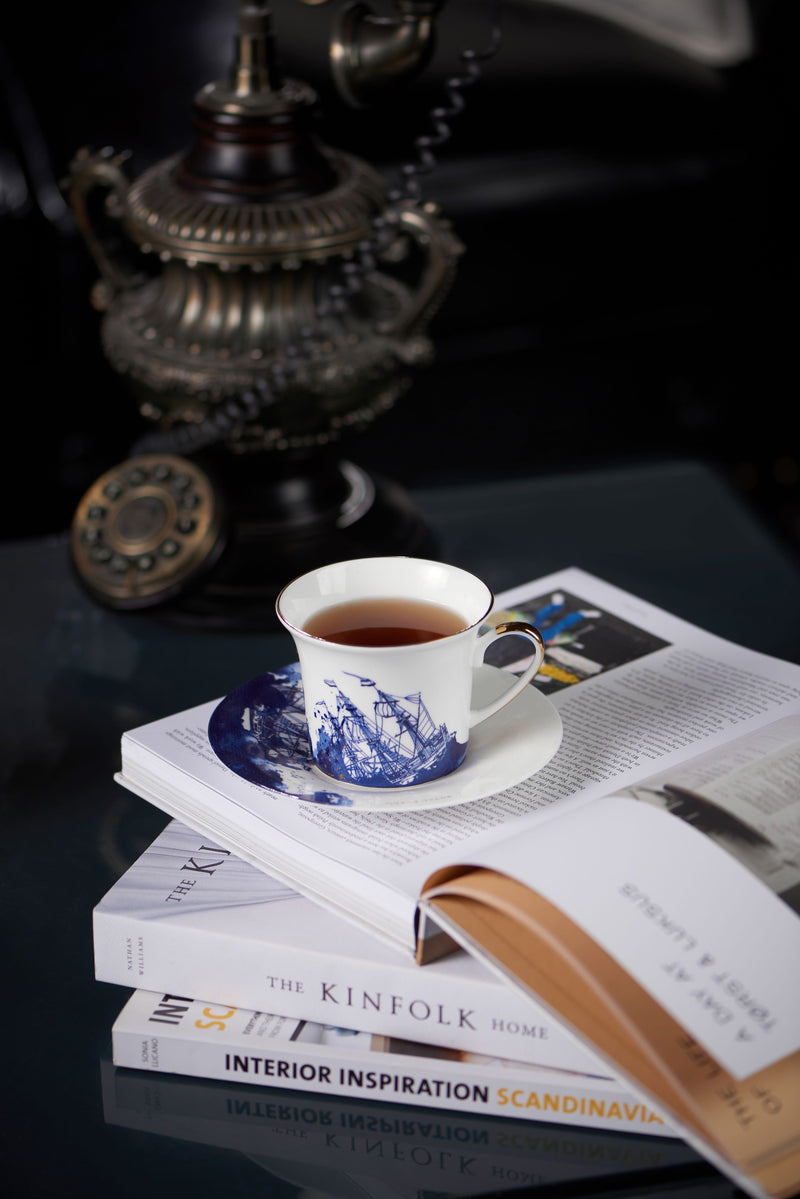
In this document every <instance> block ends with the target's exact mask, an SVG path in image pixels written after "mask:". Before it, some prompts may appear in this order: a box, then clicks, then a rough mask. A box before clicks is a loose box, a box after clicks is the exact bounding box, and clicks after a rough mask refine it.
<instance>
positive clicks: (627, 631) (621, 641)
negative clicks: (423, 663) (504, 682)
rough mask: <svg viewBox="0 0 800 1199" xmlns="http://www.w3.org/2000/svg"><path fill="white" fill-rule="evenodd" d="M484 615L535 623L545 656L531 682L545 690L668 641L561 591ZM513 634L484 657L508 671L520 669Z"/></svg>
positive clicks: (641, 654) (619, 663)
mask: <svg viewBox="0 0 800 1199" xmlns="http://www.w3.org/2000/svg"><path fill="white" fill-rule="evenodd" d="M489 620H490V621H491V623H492V624H493V625H497V624H500V623H501V622H502V621H505V620H527V621H529V622H530V623H531V624H534V625H536V627H537V628H538V629H539V631H540V633H541V634H542V639H543V640H544V645H545V660H544V663H543V665H542V666H541V667H540V669H539V673H538V674H537V676H536V678H535V679H534V686H536V687H537V688H538V689H539V690H540V691H544V692H546V693H550V692H553V691H559V690H561V689H562V688H563V687H570V686H572V685H573V684H574V683H579V682H581V680H582V679H587V678H592V677H593V676H594V675H598V674H602V673H603V672H605V671H607V670H613V669H614V668H615V667H617V666H624V665H625V663H627V662H633V661H635V660H636V659H637V658H643V657H645V655H647V654H651V653H654V652H655V650H659V649H664V648H665V646H667V645H669V642H668V641H664V640H663V639H662V638H661V637H656V636H655V635H654V634H653V633H649V632H646V631H645V630H644V629H640V628H637V627H636V625H633V624H630V623H629V622H628V621H626V620H622V619H621V618H620V617H619V616H615V615H613V613H611V612H608V611H603V610H601V609H600V608H598V606H597V604H595V603H594V602H589V601H588V600H585V599H582V598H581V597H580V596H579V595H575V594H573V593H572V592H569V591H565V590H561V589H559V590H557V591H550V592H547V593H546V594H544V595H539V596H535V597H534V598H532V599H529V600H524V601H523V602H522V603H520V604H518V605H515V606H514V607H513V608H497V609H495V611H493V612H492V614H491V616H490V617H489ZM518 655H519V638H513V637H508V638H506V639H504V640H503V641H500V642H498V644H497V645H496V646H492V648H491V650H490V652H489V654H487V658H486V661H487V662H491V663H492V665H494V666H505V667H507V668H509V669H511V670H522V669H524V667H525V665H526V662H527V659H520V660H518Z"/></svg>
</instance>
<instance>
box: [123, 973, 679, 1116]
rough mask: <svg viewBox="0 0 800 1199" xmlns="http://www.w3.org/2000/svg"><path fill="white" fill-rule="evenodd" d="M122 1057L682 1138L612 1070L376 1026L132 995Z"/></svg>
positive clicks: (246, 1078) (147, 1066)
mask: <svg viewBox="0 0 800 1199" xmlns="http://www.w3.org/2000/svg"><path fill="white" fill-rule="evenodd" d="M111 1041H112V1054H113V1061H114V1065H116V1066H128V1067H132V1068H135V1069H137V1070H153V1071H157V1072H160V1073H165V1074H186V1075H190V1076H191V1077H194V1078H209V1079H219V1080H224V1081H227V1082H241V1083H247V1084H249V1085H251V1086H256V1087H262V1088H282V1089H285V1090H289V1091H302V1092H312V1093H314V1094H321V1095H326V1096H330V1095H348V1096H351V1097H358V1098H362V1099H370V1100H376V1101H378V1102H381V1103H403V1104H408V1105H410V1106H413V1107H424V1108H443V1109H444V1110H446V1111H458V1112H480V1113H481V1114H482V1115H491V1116H501V1117H502V1116H506V1117H513V1118H516V1119H521V1120H534V1121H539V1122H545V1123H555V1124H576V1125H579V1126H580V1127H585V1128H609V1129H613V1130H615V1131H620V1130H624V1131H626V1132H634V1133H645V1134H649V1135H656V1136H674V1135H675V1134H674V1133H673V1132H672V1130H671V1129H670V1128H669V1127H668V1126H667V1125H666V1124H665V1122H664V1121H663V1119H662V1118H661V1117H660V1116H659V1115H658V1114H657V1113H656V1112H655V1111H653V1110H652V1109H651V1108H649V1107H648V1106H647V1105H646V1104H644V1103H642V1102H641V1100H639V1099H636V1098H635V1097H634V1095H633V1094H632V1093H631V1092H630V1091H628V1090H627V1089H626V1088H625V1087H622V1086H620V1085H619V1084H618V1083H616V1082H614V1080H613V1079H609V1078H592V1077H590V1076H588V1075H585V1074H579V1073H571V1072H569V1071H565V1070H554V1069H546V1068H544V1067H537V1066H529V1065H526V1064H524V1063H521V1062H514V1061H508V1060H506V1059H504V1058H493V1057H486V1056H483V1055H481V1054H472V1053H465V1052H463V1051H459V1050H447V1049H442V1048H436V1047H432V1046H428V1045H421V1044H417V1043H415V1042H411V1041H401V1040H398V1039H396V1038H393V1037H382V1036H377V1035H376V1034H374V1033H365V1032H356V1031H353V1030H351V1029H344V1028H337V1027H333V1026H331V1025H327V1024H325V1025H324V1024H315V1023H312V1022H310V1021H304V1020H295V1019H292V1018H289V1017H285V1016H276V1015H273V1014H271V1013H268V1012H254V1011H248V1010H247V1009H244V1008H235V1007H230V1006H226V1005H225V1004H219V1003H209V1002H208V1001H206V1000H196V999H189V998H184V997H182V996H179V995H159V994H158V993H157V992H152V991H135V992H134V993H133V995H132V996H131V997H130V999H129V1000H128V1002H127V1003H126V1004H125V1007H124V1008H123V1009H122V1011H121V1012H120V1014H119V1016H118V1017H117V1019H116V1021H115V1022H114V1026H113V1029H112V1034H111Z"/></svg>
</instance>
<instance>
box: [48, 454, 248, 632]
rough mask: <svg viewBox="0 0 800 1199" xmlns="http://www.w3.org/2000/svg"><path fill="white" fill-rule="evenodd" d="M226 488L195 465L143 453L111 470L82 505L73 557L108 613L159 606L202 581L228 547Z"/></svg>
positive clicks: (76, 521)
mask: <svg viewBox="0 0 800 1199" xmlns="http://www.w3.org/2000/svg"><path fill="white" fill-rule="evenodd" d="M225 508H226V506H225V504H224V502H223V500H222V496H221V494H220V491H219V488H218V487H216V486H215V485H214V483H213V482H212V479H211V478H210V476H209V475H208V474H207V473H206V472H205V470H203V469H202V468H201V467H200V466H199V465H198V464H197V463H196V462H194V461H190V460H189V459H187V458H181V457H178V456H177V455H174V454H143V455H141V456H139V457H135V458H130V459H129V460H128V461H127V462H123V463H121V464H120V465H118V466H115V467H112V468H111V469H110V470H108V471H106V473H105V474H103V475H101V476H100V478H99V479H97V480H96V481H95V482H94V483H93V484H92V486H91V487H90V488H89V490H88V491H87V492H86V494H85V495H84V496H83V498H82V499H81V501H80V503H79V504H78V507H77V509H76V511H75V515H74V517H73V520H72V529H71V551H72V560H73V563H74V565H75V569H76V570H77V572H78V575H79V577H80V579H81V582H82V583H83V585H84V586H85V587H86V589H87V590H88V591H89V593H90V594H91V595H92V596H93V597H94V598H95V599H96V600H98V602H100V603H102V604H104V605H105V606H107V607H111V608H118V609H126V610H129V609H135V608H146V607H152V606H154V605H156V604H161V603H164V602H165V601H166V600H169V599H171V598H173V597H174V596H177V595H178V594H180V593H182V592H183V591H185V589H186V588H189V587H191V586H192V585H193V584H196V583H198V582H199V580H200V579H201V578H203V577H204V576H205V575H206V574H207V573H208V572H209V571H210V569H211V567H212V566H213V565H214V564H215V563H216V562H217V560H218V559H219V557H220V554H221V553H222V551H223V549H224V548H225V544H226V539H227V519H226V511H225Z"/></svg>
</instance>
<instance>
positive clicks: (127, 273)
mask: <svg viewBox="0 0 800 1199" xmlns="http://www.w3.org/2000/svg"><path fill="white" fill-rule="evenodd" d="M129 158H130V153H129V152H128V151H124V152H122V153H114V151H113V150H111V149H109V148H106V149H103V150H98V151H92V150H89V149H87V148H84V149H82V150H79V151H78V153H77V154H76V155H75V158H74V159H73V160H72V163H71V164H70V173H69V177H68V179H67V181H66V184H65V188H66V190H67V192H68V197H69V202H70V206H71V207H72V211H73V212H74V214H75V219H76V221H77V224H78V228H79V230H80V232H81V234H82V236H83V239H84V241H85V242H86V245H87V247H88V249H89V252H90V253H91V255H92V258H93V259H94V261H95V263H96V264H97V267H98V269H99V270H100V274H101V276H102V283H103V287H102V288H100V289H99V290H98V289H96V290H95V292H94V294H93V299H94V301H95V306H96V307H98V308H105V307H107V305H108V303H109V302H110V300H111V298H112V297H113V296H114V295H116V294H117V293H118V292H120V291H125V290H127V289H129V288H131V287H136V286H138V285H139V284H141V283H142V282H143V281H144V276H143V275H141V274H138V273H137V272H135V271H133V270H131V269H130V268H128V267H126V266H125V265H124V264H123V263H122V262H120V261H118V260H117V259H116V258H115V256H114V255H113V252H112V250H111V244H110V236H109V235H107V234H104V233H103V231H102V230H101V229H100V227H99V224H98V223H97V222H96V220H95V218H94V216H93V215H92V212H91V209H90V205H89V197H90V195H91V193H92V192H93V191H94V190H95V188H98V187H100V188H105V189H106V190H107V191H108V195H107V197H106V201H105V209H106V213H107V214H108V216H109V218H111V219H112V220H115V221H121V218H122V214H123V211H124V198H125V195H126V194H127V191H128V188H129V187H130V183H131V180H130V177H129V175H128V173H127V171H126V169H125V166H126V163H127V161H128V159H129Z"/></svg>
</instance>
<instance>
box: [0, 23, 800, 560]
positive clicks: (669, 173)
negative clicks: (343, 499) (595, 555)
mask: <svg viewBox="0 0 800 1199" xmlns="http://www.w3.org/2000/svg"><path fill="white" fill-rule="evenodd" d="M237 7H238V5H237V2H236V0H168V2H167V0H140V2H139V3H137V4H135V5H134V4H127V5H115V6H111V7H99V6H91V7H88V8H87V7H86V6H76V5H73V6H69V5H63V4H61V5H56V6H49V7H48V9H47V10H46V11H45V10H43V9H42V8H41V7H39V6H36V5H14V6H13V8H11V9H9V7H6V9H5V11H4V14H3V18H2V22H1V23H0V78H2V84H3V90H2V93H0V261H1V262H2V266H3V278H4V283H5V286H4V287H3V293H4V302H3V315H2V320H1V321H0V352H2V362H3V368H4V379H5V384H4V387H3V396H4V404H3V411H4V414H5V418H6V433H7V435H6V437H5V438H4V439H3V440H4V446H5V455H4V456H5V466H4V470H3V497H2V506H1V507H0V536H2V537H3V538H6V539H8V538H17V537H21V536H30V535H38V534H41V533H48V532H53V531H59V530H62V529H64V528H66V527H67V526H68V524H69V521H70V519H71V515H72V511H73V508H74V505H75V503H76V502H77V500H78V499H79V498H80V496H81V495H82V494H83V492H84V491H85V490H86V488H87V487H88V486H89V485H90V484H91V483H92V482H93V480H94V479H95V478H96V476H97V475H98V474H100V473H101V472H102V471H103V470H105V469H107V468H108V467H110V466H112V465H114V464H116V463H117V462H118V461H120V460H122V459H123V458H125V457H126V456H127V452H128V448H129V446H130V445H131V443H132V441H133V440H134V438H135V437H136V435H137V434H138V433H139V432H141V431H142V429H141V427H140V424H139V418H138V416H137V414H136V412H135V410H134V407H133V404H132V402H131V400H130V399H129V397H128V395H127V392H126V390H125V387H124V385H123V384H122V382H121V380H119V379H118V378H117V377H116V376H115V375H114V373H113V372H112V371H111V369H110V367H108V365H107V364H106V363H105V361H104V359H103V357H102V353H101V350H100V345H99V333H98V321H99V317H98V314H97V313H95V312H94V311H93V309H92V308H91V305H90V302H89V293H90V289H91V286H92V283H93V282H94V280H95V278H96V277H97V271H96V268H95V266H94V264H93V262H92V261H91V260H90V259H89V256H88V253H87V251H86V249H85V247H84V245H83V243H82V241H81V240H80V238H79V237H78V235H77V234H76V231H75V228H74V225H73V222H72V218H71V215H70V213H69V211H68V210H67V208H66V206H65V204H64V201H63V197H62V195H61V193H60V191H59V188H58V182H59V180H61V179H62V178H63V176H64V174H65V173H66V170H67V168H68V165H69V162H70V159H71V158H72V156H73V154H74V153H75V152H76V150H78V149H79V148H80V147H81V146H84V145H90V146H93V147H100V146H104V145H111V146H113V147H114V148H115V149H116V150H125V149H127V150H131V151H132V154H133V159H132V162H133V167H134V173H135V174H138V173H139V172H140V171H141V170H142V169H144V168H145V167H146V166H149V165H151V164H152V163H153V162H155V161H158V160H159V159H160V158H162V157H164V156H165V155H167V154H170V153H172V152H174V151H175V150H177V149H180V148H181V147H183V146H184V145H186V144H187V143H188V141H189V137H190V126H189V118H190V106H191V101H192V98H193V96H194V94H195V92H196V91H197V90H198V89H199V87H201V86H202V85H203V84H204V83H206V82H208V81H210V80H212V79H218V78H222V77H223V76H224V75H225V74H226V73H227V69H228V66H229V63H230V59H231V54H232V44H233V32H234V29H235V22H236V10H237ZM376 8H377V11H379V12H384V11H385V12H387V13H393V12H394V10H393V8H392V7H391V5H390V4H389V3H388V0H386V2H385V5H384V7H381V4H380V3H378V4H377V5H376ZM793 9H794V10H796V5H794V4H792V3H791V0H785V2H781V0H754V2H753V3H752V5H751V11H752V19H753V27H754V38H755V50H754V53H753V54H752V55H751V56H749V57H748V58H747V59H746V60H745V61H742V62H739V63H735V64H730V65H722V66H715V65H709V64H708V63H704V62H700V61H697V60H694V59H692V58H690V57H689V56H687V55H684V54H681V53H679V52H677V51H675V50H671V49H668V48H666V47H664V46H663V45H660V44H658V43H657V42H655V41H653V40H650V39H648V38H646V37H642V36H639V35H637V34H635V33H633V32H631V31H630V30H626V29H624V28H622V27H621V26H618V25H616V24H613V23H611V22H609V21H604V20H601V19H599V18H596V17H592V16H590V15H587V14H586V13H583V12H581V11H579V10H577V9H575V10H573V9H570V8H569V7H566V6H561V5H557V4H547V3H539V2H537V0H510V2H509V3H507V4H505V5H503V7H502V9H501V13H502V29H503V43H502V46H501V49H500V51H499V53H497V54H496V55H495V56H494V57H493V58H491V59H490V60H488V61H487V62H486V63H485V64H484V66H483V72H482V78H481V79H480V80H479V81H478V82H477V83H475V84H474V85H473V86H472V87H471V88H469V89H467V91H466V93H465V96H466V100H467V104H466V109H465V111H464V112H463V113H462V114H461V115H460V116H459V117H458V119H457V120H456V121H455V122H453V125H452V136H451V138H450V140H449V142H448V143H447V144H446V145H445V146H443V147H442V148H441V150H440V151H439V152H438V158H439V165H438V168H437V169H436V170H435V171H434V172H433V173H432V174H431V175H430V176H428V177H427V178H426V180H425V184H424V187H425V194H426V195H427V196H429V197H430V198H433V199H436V200H439V201H440V202H441V204H442V205H443V208H444V211H445V213H446V215H448V216H449V217H450V218H451V220H452V222H453V225H454V227H455V229H456V231H457V232H458V234H459V235H460V237H461V238H462V240H463V241H464V243H465V245H466V247H467V253H466V255H465V257H464V259H463V260H462V264H461V267H460V271H459V275H458V277H457V281H456V284H455V287H454V289H453V291H452V292H451V294H450V296H449V297H448V299H447V301H446V302H445V304H444V306H443V308H442V309H441V310H440V312H439V313H438V315H437V317H436V318H435V320H434V323H433V326H432V330H431V331H432V333H433V336H434V339H435V345H436V349H437V359H436V363H435V365H434V366H433V367H431V368H430V369H428V370H427V371H426V372H425V373H423V374H422V375H421V376H420V377H419V379H418V380H417V382H416V384H415V386H414V387H413V389H412V390H411V391H410V392H409V393H408V394H407V395H406V396H405V397H404V398H403V399H402V400H401V401H400V402H399V404H398V406H397V407H396V409H395V410H394V411H393V412H392V413H391V414H389V415H387V416H385V417H383V418H381V419H380V420H379V421H378V422H377V423H376V424H375V425H374V426H373V427H372V428H371V429H370V430H369V431H368V432H367V433H366V434H363V435H361V436H360V437H359V439H358V442H357V444H355V445H353V446H346V451H347V453H348V454H349V456H350V457H353V458H354V459H355V460H356V461H359V462H360V463H361V464H362V465H364V466H366V467H368V468H372V469H374V470H376V471H379V472H383V473H385V474H388V475H389V476H391V477H392V478H394V479H396V480H398V481H399V482H401V483H404V484H406V485H407V486H411V487H413V486H416V485H428V484H438V483H441V482H448V481H453V480H454V481H461V482H463V481H469V480H471V479H479V478H492V477H496V476H501V475H506V474H510V475H518V476H524V475H546V474H552V473H560V472H562V471H564V470H568V469H569V470H581V469H583V468H585V467H597V466H608V465H610V466H614V465H616V464H620V463H621V464H624V463H630V462H636V463H641V462H643V461H644V462H647V461H651V460H653V459H662V458H664V457H671V456H678V457H689V458H696V459H701V460H703V461H705V462H710V463H712V464H714V465H716V466H719V467H720V468H721V469H722V471H723V472H724V473H725V474H726V475H727V477H729V478H730V480H731V481H732V482H733V484H734V486H735V487H737V488H739V489H741V490H742V492H743V493H744V494H745V495H746V496H747V498H748V500H750V501H752V503H753V504H754V505H755V507H756V508H757V510H758V512H759V513H760V514H762V515H763V516H764V517H765V519H766V520H767V521H768V522H769V523H770V524H771V525H772V526H773V527H774V528H775V529H776V531H777V532H778V534H779V536H780V537H781V538H783V539H785V540H786V542H787V544H789V545H791V546H793V547H795V548H798V547H800V517H799V516H798V512H799V510H800V499H799V498H798V497H799V496H800V484H799V483H798V463H799V462H800V455H799V454H798V446H797V418H796V409H797V403H796V391H797V388H796V381H795V363H794V355H793V350H794V343H795V340H796V338H795V331H794V321H795V311H794V309H795V305H794V302H793V299H792V296H793V294H794V293H795V292H796V284H797V272H796V258H795V254H796V219H795V214H796V211H797V193H796V187H795V185H794V183H793V182H792V181H791V180H792V167H793V162H792V159H793V156H794V152H795V144H796V113H797V85H796V72H795V70H794V59H795V54H796V46H797V44H798V43H797V40H796V38H795V36H794V34H795V32H796V24H797V21H796V18H795V15H794V12H793V11H792V10H793ZM273 10H274V15H275V25H276V32H277V42H278V50H279V55H280V59H281V62H282V65H283V66H284V68H285V70H286V73H287V74H289V75H294V76H296V77H299V78H304V79H306V80H308V81H309V82H311V83H312V84H314V86H315V87H316V88H317V90H318V91H319V94H320V97H321V100H322V112H323V117H322V124H321V128H320V132H321V135H322V138H323V140H324V141H325V142H327V143H328V144H330V145H334V146H338V147H340V148H342V149H346V150H350V151H351V152H353V153H356V154H359V155H361V156H363V157H365V158H367V159H369V160H370V161H371V162H373V164H374V165H376V166H378V167H379V168H380V169H382V170H384V171H385V172H386V173H387V175H389V176H390V177H392V176H393V177H394V178H395V179H396V178H397V176H396V173H395V172H396V168H397V166H398V164H400V163H402V162H404V161H409V160H413V159H414V157H415V154H414V148H413V142H414V138H415V137H417V136H419V135H420V134H423V133H426V132H429V131H430V122H429V119H428V116H427V114H428V112H429V110H430V108H431V106H432V105H436V104H439V103H441V102H442V96H443V93H442V85H443V81H444V80H446V79H447V78H448V77H449V76H450V75H452V74H453V73H454V72H458V71H459V70H460V69H461V67H460V64H459V51H460V50H461V49H463V48H465V47H471V48H474V49H483V48H484V47H485V46H487V45H488V44H489V37H490V30H491V14H492V9H491V7H490V5H489V3H488V0H487V2H485V3H484V2H481V3H478V2H477V0H447V2H446V3H445V5H444V7H443V9H442V12H441V16H440V20H439V28H440V35H439V44H438V49H437V53H436V55H435V58H434V61H433V63H432V65H431V67H430V68H429V70H428V71H427V72H426V74H425V75H424V76H423V77H422V78H421V79H419V80H418V81H416V82H415V83H414V84H412V85H411V86H410V87H408V88H407V89H406V90H405V91H404V92H403V93H402V95H400V96H394V97H392V98H387V99H386V101H385V102H383V103H382V104H381V105H380V106H379V107H376V108H373V109H371V110H370V111H368V112H360V111H353V110H351V109H348V108H347V107H346V106H345V105H344V104H343V103H342V102H341V101H340V100H339V99H338V97H337V96H336V93H335V91H334V88H333V84H332V81H331V77H330V74H329V70H328V65H327V38H328V33H329V30H330V26H331V22H332V20H333V17H334V14H335V11H336V6H335V5H333V4H329V5H323V6H322V7H320V8H310V7H306V6H305V5H303V4H301V3H300V2H299V0H275V3H274V5H273ZM787 296H788V298H787Z"/></svg>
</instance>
